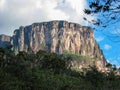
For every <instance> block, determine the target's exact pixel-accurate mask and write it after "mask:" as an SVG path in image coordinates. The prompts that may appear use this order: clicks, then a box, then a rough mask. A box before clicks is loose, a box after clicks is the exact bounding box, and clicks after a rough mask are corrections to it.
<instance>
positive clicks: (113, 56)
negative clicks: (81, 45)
mask: <svg viewBox="0 0 120 90" xmlns="http://www.w3.org/2000/svg"><path fill="white" fill-rule="evenodd" d="M86 7H87V0H0V34H7V35H12V34H13V31H14V30H15V29H17V28H19V26H21V25H23V26H26V25H29V24H32V23H34V22H42V21H50V20H67V21H70V22H75V23H79V24H81V25H84V26H87V25H89V23H88V22H86V21H84V20H83V17H87V18H88V20H92V19H96V18H97V16H88V15H85V14H84V12H83V10H84V9H85V8H86ZM118 26H120V24H117V25H116V26H114V27H110V28H107V29H105V32H98V31H95V38H96V40H97V42H98V43H99V45H100V48H101V49H102V50H103V52H104V55H105V57H106V59H107V60H108V61H109V62H111V63H112V64H116V65H117V66H120V53H119V51H120V43H119V42H120V41H119V42H117V43H116V42H112V41H111V40H109V38H108V37H107V35H109V33H108V31H110V32H112V33H116V32H115V31H114V30H117V31H120V30H119V28H120V27H118Z"/></svg>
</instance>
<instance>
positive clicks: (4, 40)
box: [0, 35, 11, 47]
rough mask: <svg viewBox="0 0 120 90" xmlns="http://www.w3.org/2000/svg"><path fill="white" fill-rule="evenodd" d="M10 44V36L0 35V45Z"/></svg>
mask: <svg viewBox="0 0 120 90" xmlns="http://www.w3.org/2000/svg"><path fill="white" fill-rule="evenodd" d="M10 45H11V37H10V36H7V35H0V47H7V46H10Z"/></svg>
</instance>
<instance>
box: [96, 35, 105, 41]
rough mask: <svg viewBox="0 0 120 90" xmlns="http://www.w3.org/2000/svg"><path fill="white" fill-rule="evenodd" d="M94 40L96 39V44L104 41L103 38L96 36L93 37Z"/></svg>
mask: <svg viewBox="0 0 120 90" xmlns="http://www.w3.org/2000/svg"><path fill="white" fill-rule="evenodd" d="M95 39H96V40H97V41H98V42H101V41H103V40H104V37H101V36H98V37H95Z"/></svg>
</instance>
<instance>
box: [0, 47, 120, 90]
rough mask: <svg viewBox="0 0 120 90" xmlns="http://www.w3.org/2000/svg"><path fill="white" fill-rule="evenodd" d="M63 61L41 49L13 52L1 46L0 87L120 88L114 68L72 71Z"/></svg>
mask: <svg viewBox="0 0 120 90" xmlns="http://www.w3.org/2000/svg"><path fill="white" fill-rule="evenodd" d="M75 57H77V56H75ZM79 58H80V57H79ZM81 58H82V57H81ZM66 61H67V60H63V59H61V57H60V56H58V55H57V54H55V53H48V52H45V51H41V50H40V51H39V52H38V53H36V54H34V53H32V52H29V51H28V53H26V52H19V53H18V54H17V55H15V54H14V53H13V52H12V51H11V48H4V49H3V48H0V90H119V89H120V76H117V75H116V74H115V69H112V71H111V72H109V73H102V72H99V71H98V70H97V68H96V67H95V66H93V67H90V68H89V69H84V70H83V72H79V71H76V70H71V69H70V68H69V67H68V66H67V63H66Z"/></svg>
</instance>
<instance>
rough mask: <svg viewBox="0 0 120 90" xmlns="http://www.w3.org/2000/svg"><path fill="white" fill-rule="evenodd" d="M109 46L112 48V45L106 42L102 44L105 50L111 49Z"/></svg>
mask: <svg viewBox="0 0 120 90" xmlns="http://www.w3.org/2000/svg"><path fill="white" fill-rule="evenodd" d="M111 48H112V47H111V46H110V45H108V44H105V45H104V49H105V50H109V49H111Z"/></svg>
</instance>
